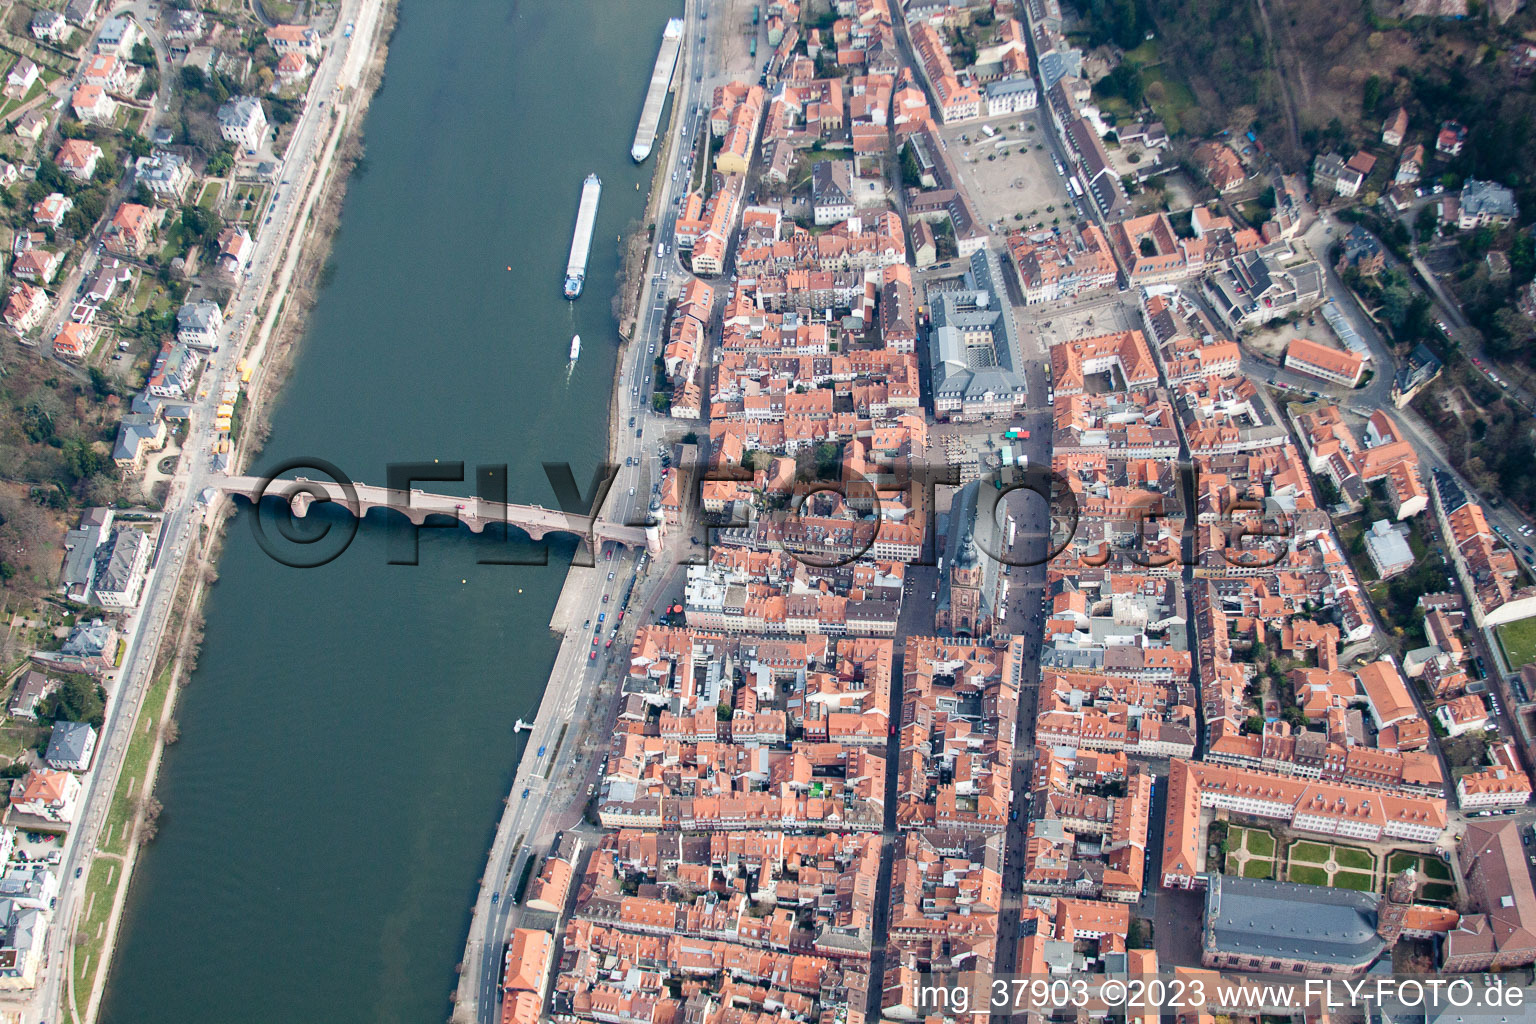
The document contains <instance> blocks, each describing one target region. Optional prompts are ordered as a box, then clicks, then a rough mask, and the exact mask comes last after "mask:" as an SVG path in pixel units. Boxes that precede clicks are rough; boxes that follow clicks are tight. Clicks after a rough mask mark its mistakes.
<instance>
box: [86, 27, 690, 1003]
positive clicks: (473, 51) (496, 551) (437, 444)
mask: <svg viewBox="0 0 1536 1024" xmlns="http://www.w3.org/2000/svg"><path fill="white" fill-rule="evenodd" d="M679 8H680V5H679V4H678V3H677V2H676V0H625V2H624V3H603V2H601V0H513V2H510V3H509V2H508V0H403V3H402V6H401V11H400V22H399V27H398V28H397V30H396V32H395V35H394V38H393V40H392V42H391V48H390V56H389V63H388V66H387V75H386V79H385V85H384V87H383V89H382V90H381V91H380V93H379V94H378V96H377V97H376V99H375V100H374V103H373V106H372V109H371V111H370V113H369V115H368V121H367V124H366V126H365V141H366V145H367V157H366V160H365V162H364V164H363V166H362V167H361V169H360V171H359V174H358V175H357V177H356V179H355V180H354V181H353V182H352V184H351V188H350V191H349V194H348V197H347V200H346V204H345V207H344V210H343V214H342V223H341V228H340V231H339V234H338V235H337V238H336V244H335V247H334V250H333V259H332V267H331V269H330V272H329V273H328V277H329V281H328V283H327V285H326V287H325V288H324V289H323V291H322V293H321V296H320V299H319V302H318V305H317V306H316V308H315V310H314V311H313V314H312V315H311V318H310V321H309V329H308V332H307V337H306V339H305V340H304V342H303V345H302V348H301V350H300V353H299V356H298V358H297V361H296V364H295V368H294V372H293V375H292V378H291V380H290V382H289V384H288V386H287V388H286V390H285V392H284V394H283V395H282V397H281V399H280V401H279V402H278V403H277V404H276V407H275V408H274V411H273V429H272V434H271V437H270V440H269V441H268V443H267V445H266V448H265V452H264V454H263V455H262V457H261V458H259V459H258V460H257V461H256V464H255V466H254V467H253V468H254V469H255V470H256V471H257V472H260V471H262V470H263V469H264V468H266V467H270V466H272V465H274V464H276V463H277V462H280V461H282V460H285V459H289V458H296V457H316V456H317V457H320V458H323V459H326V460H328V461H330V462H332V463H335V464H336V465H338V466H339V467H341V468H342V469H343V470H344V471H345V472H346V473H348V474H349V475H350V476H351V477H352V478H353V479H356V480H359V481H366V482H369V483H375V482H376V483H384V482H385V466H386V465H387V464H388V463H390V462H394V461H431V460H432V459H442V460H444V461H450V460H452V461H458V460H462V461H463V462H465V463H466V464H468V467H469V471H470V472H471V473H473V471H474V467H475V466H476V465H482V464H489V465H500V464H503V463H505V464H507V465H508V466H509V471H510V487H509V490H510V493H511V496H512V498H513V500H523V501H533V502H540V503H544V504H554V499H553V494H552V492H551V491H550V488H549V485H548V484H547V483H546V481H545V478H544V473H543V470H542V468H541V463H542V462H543V461H562V462H569V463H571V464H572V466H573V469H574V472H575V476H576V479H577V480H578V482H579V484H580V486H581V487H582V489H583V491H585V489H586V486H587V481H588V479H589V478H590V475H591V473H592V470H593V467H594V466H595V465H596V463H597V462H598V460H599V459H600V457H601V455H602V453H603V451H604V449H605V436H604V431H605V426H606V423H607V409H608V397H609V393H610V391H611V375H612V371H613V364H614V358H615V344H616V342H617V332H616V329H615V326H614V321H613V317H612V312H611V305H610V303H611V299H612V295H613V291H614V278H615V273H616V269H617V246H616V245H615V238H616V236H617V235H618V234H619V233H621V232H622V231H624V230H625V229H626V228H627V227H629V226H630V225H631V224H632V222H633V221H634V220H635V219H636V218H638V217H639V216H641V214H642V211H643V194H642V193H640V192H637V191H636V190H635V184H636V182H642V185H641V187H642V188H644V187H645V185H644V180H645V176H646V174H647V173H648V172H649V169H650V167H651V165H650V164H647V165H645V166H643V167H636V166H635V165H633V164H632V163H631V162H630V159H629V145H630V141H631V138H632V135H633V132H634V125H635V119H636V117H637V115H638V112H639V109H640V104H641V100H642V97H643V92H644V89H645V85H646V82H647V80H648V77H649V70H650V66H651V63H652V61H653V60H654V58H655V51H656V45H657V43H658V42H659V41H660V36H661V29H662V26H663V25H664V24H665V21H666V19H667V17H669V16H674V15H677V14H678V13H680V10H679ZM594 170H595V171H597V172H598V174H599V175H600V176H601V177H602V179H603V183H604V189H603V198H602V206H601V209H600V212H599V215H598V221H597V228H596V232H595V236H594V239H593V251H592V258H591V261H590V264H589V266H588V272H587V286H586V293H585V294H584V295H583V297H582V298H581V300H580V301H579V302H577V303H576V304H574V305H571V304H568V303H566V302H565V301H564V300H563V299H562V298H561V297H560V284H561V280H562V277H563V273H564V267H565V259H566V253H567V249H568V247H569V244H570V234H571V226H572V223H573V221H574V217H575V209H576V202H577V197H578V193H579V190H580V184H581V179H582V177H583V176H584V175H586V174H587V173H588V172H590V171H594ZM509 267H510V269H508V268H509ZM575 332H579V333H580V334H581V336H582V341H583V351H582V355H581V360H580V363H579V364H578V366H577V368H576V370H575V372H574V374H572V375H571V376H570V377H569V379H568V378H567V363H566V357H567V350H568V347H569V343H570V337H571V335H572V333H575ZM470 486H471V485H469V484H465V485H452V484H442V485H433V487H434V489H442V490H452V489H460V488H462V489H463V490H465V491H466V492H467V490H468V489H469V487H470ZM251 515H252V513H251V512H250V511H249V509H243V510H242V511H241V512H240V514H239V515H238V516H237V518H236V519H235V521H234V522H233V523H232V524H231V527H230V533H229V541H228V543H227V545H226V548H225V551H224V555H223V559H222V561H221V564H220V577H221V578H220V581H219V583H218V585H217V586H215V587H214V588H213V589H212V591H211V593H210V598H209V600H208V603H207V607H206V614H207V631H206V641H205V643H204V646H203V650H202V655H201V657H200V659H199V667H198V669H197V672H196V673H195V674H194V675H193V676H192V678H191V681H190V683H189V685H188V688H187V689H186V690H185V691H184V693H183V695H182V700H181V702H180V705H179V707H178V709H177V713H176V717H177V719H178V721H179V724H180V735H181V738H180V740H179V742H178V743H177V744H176V745H174V746H172V747H170V748H168V750H167V757H166V760H165V762H164V764H163V766H162V769H161V775H160V781H159V786H158V789H157V796H158V797H159V799H160V800H161V802H162V803H163V804H164V807H165V810H164V813H163V815H162V817H161V828H160V834H159V837H158V838H157V839H155V840H154V842H153V844H152V845H151V846H150V847H149V848H148V849H147V851H146V853H145V856H144V857H143V858H142V859H141V860H140V862H139V867H138V873H137V875H136V877H135V879H134V884H133V891H132V893H131V895H130V898H129V903H128V908H127V913H126V916H125V918H124V923H123V930H122V934H121V936H120V944H119V946H118V951H117V958H116V960H115V963H114V965H113V969H112V973H111V976H110V978H109V982H108V988H107V994H106V999H105V1002H104V1003H103V1007H102V1016H101V1019H102V1020H103V1021H107V1022H124V1024H139V1022H143V1021H151V1020H163V1021H175V1022H176V1024H198V1022H203V1021H207V1022H219V1024H240V1022H251V1024H274V1022H288V1021H326V1022H337V1024H342V1022H350V1021H357V1022H369V1024H378V1022H391V1021H400V1022H412V1024H425V1022H433V1021H441V1020H443V1019H444V1018H445V1017H446V1016H447V1014H448V1011H449V1005H448V996H449V993H450V992H451V991H452V989H453V987H454V984H455V975H454V965H455V964H456V962H457V961H458V959H459V957H460V955H461V953H462V947H463V942H464V936H465V934H466V932H467V929H468V921H469V909H470V905H471V902H472V900H473V899H474V897H475V893H476V882H477V879H478V876H479V874H480V871H481V869H482V867H483V865H484V858H485V854H486V850H487V848H488V846H489V843H490V838H491V835H492V830H493V827H494V824H495V821H496V819H497V817H498V815H499V813H500V806H501V801H502V799H503V798H504V797H505V795H506V793H507V791H508V787H509V786H510V782H511V778H512V774H513V771H514V769H515V766H516V763H517V758H518V756H519V754H520V752H521V740H520V739H519V738H517V737H515V736H514V734H513V732H512V723H513V721H514V720H515V719H516V718H518V717H519V716H531V715H532V713H533V711H534V710H535V708H536V707H537V704H538V700H539V696H540V694H541V692H542V690H543V687H544V684H545V682H546V675H547V673H548V671H549V668H550V666H551V665H552V664H553V660H554V655H555V651H556V646H557V645H556V639H555V637H554V636H553V635H552V634H550V632H549V631H548V628H547V626H548V621H549V617H550V614H551V611H552V610H553V607H554V603H555V599H556V597H557V595H558V592H559V589H560V586H561V584H562V582H563V580H564V576H565V569H566V566H567V565H568V563H569V559H570V547H569V545H567V546H566V547H564V548H560V547H555V548H552V549H551V550H550V553H549V561H548V564H547V565H543V566H506V565H486V564H479V563H480V562H481V561H483V560H494V559H497V558H502V557H504V556H505V555H506V554H507V552H508V550H509V547H516V545H510V546H509V545H508V544H507V543H505V542H504V538H501V537H498V536H495V535H493V533H492V532H491V531H488V532H487V534H486V535H485V536H483V537H474V536H472V535H471V534H470V533H469V532H468V531H467V530H464V529H458V530H424V531H422V538H421V545H420V564H419V565H417V566H401V565H390V564H388V560H389V556H390V552H391V549H390V546H389V543H388V541H387V539H386V535H387V534H388V533H389V528H388V527H386V526H385V525H384V520H383V519H382V518H381V515H380V514H379V513H375V514H374V515H373V517H371V518H370V519H369V521H368V523H367V524H366V525H365V526H364V527H363V528H362V530H361V531H360V532H359V534H358V536H357V538H356V540H355V541H354V542H353V544H352V546H351V547H350V548H349V549H348V550H346V551H345V552H344V553H343V554H342V555H341V556H340V557H338V558H337V559H335V560H334V561H332V562H330V563H329V564H327V565H325V566H323V567H321V568H317V569H310V570H299V569H292V568H287V567H285V566H284V565H282V564H279V563H278V562H276V561H274V560H272V559H270V558H269V557H268V556H267V555H266V554H264V553H263V551H262V550H261V549H260V548H259V547H258V545H257V544H256V542H255V540H254V539H253V535H252V532H251V530H250V522H249V520H250V517H251ZM520 550H522V551H523V552H524V553H527V552H528V550H529V548H528V546H527V545H523V546H522V547H521V549H520ZM82 1001H83V996H82Z"/></svg>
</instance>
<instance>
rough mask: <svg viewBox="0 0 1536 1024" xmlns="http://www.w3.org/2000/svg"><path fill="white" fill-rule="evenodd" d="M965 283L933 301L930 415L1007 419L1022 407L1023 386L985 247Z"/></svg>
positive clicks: (994, 265) (1012, 329) (1011, 328)
mask: <svg viewBox="0 0 1536 1024" xmlns="http://www.w3.org/2000/svg"><path fill="white" fill-rule="evenodd" d="M966 284H967V288H965V289H963V290H960V291H946V292H941V293H939V294H938V295H937V296H936V297H935V298H934V299H933V314H932V327H931V329H930V331H929V334H928V356H929V362H930V364H931V366H932V373H933V402H934V415H935V416H936V417H937V418H938V419H940V420H951V421H956V422H964V421H977V420H990V419H994V418H998V417H1001V418H1004V419H1007V418H1010V417H1012V416H1013V414H1014V413H1015V412H1016V411H1018V410H1020V409H1022V408H1023V407H1024V401H1025V398H1026V397H1027V392H1028V386H1027V384H1026V383H1025V379H1024V373H1023V358H1022V355H1021V353H1020V349H1019V332H1018V326H1017V325H1016V324H1015V323H1014V319H1013V308H1012V307H1011V306H1010V305H1009V304H1008V295H1007V292H1006V291H1005V290H1004V285H1003V275H1002V268H1001V267H1000V266H999V264H998V260H997V257H996V256H995V255H993V254H992V253H991V252H988V251H987V250H985V249H983V250H981V251H979V252H976V253H974V254H973V255H972V256H971V263H970V270H969V272H968V273H967V275H966Z"/></svg>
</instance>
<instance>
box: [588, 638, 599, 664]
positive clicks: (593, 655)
mask: <svg viewBox="0 0 1536 1024" xmlns="http://www.w3.org/2000/svg"><path fill="white" fill-rule="evenodd" d="M592 642H593V643H594V644H596V643H597V637H593V638H592ZM587 660H588V661H596V660H597V652H596V651H588V652H587Z"/></svg>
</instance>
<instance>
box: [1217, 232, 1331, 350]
mask: <svg viewBox="0 0 1536 1024" xmlns="http://www.w3.org/2000/svg"><path fill="white" fill-rule="evenodd" d="M1289 251H1290V250H1289V249H1283V250H1282V249H1276V250H1270V249H1268V248H1266V249H1264V250H1259V251H1254V252H1245V253H1241V254H1239V255H1238V256H1236V257H1234V258H1233V259H1232V260H1230V261H1228V262H1227V264H1226V265H1225V266H1222V267H1219V268H1218V269H1216V270H1213V271H1211V272H1210V273H1207V274H1206V275H1205V276H1204V277H1202V278H1201V279H1200V287H1201V291H1202V292H1203V293H1204V295H1205V298H1206V300H1207V302H1208V303H1209V304H1210V306H1211V308H1212V309H1213V310H1214V311H1215V313H1216V315H1217V317H1218V318H1219V319H1220V320H1221V322H1222V325H1223V326H1225V327H1226V328H1227V329H1228V330H1229V331H1232V332H1233V333H1237V332H1238V331H1240V330H1242V329H1243V328H1244V327H1249V326H1252V325H1254V324H1261V323H1267V322H1268V321H1270V320H1274V319H1278V318H1283V317H1287V316H1289V315H1290V314H1291V313H1292V312H1295V311H1296V310H1306V309H1310V308H1311V307H1313V306H1315V305H1317V303H1318V302H1319V301H1320V300H1321V299H1322V297H1323V268H1322V264H1320V263H1318V262H1317V261H1316V260H1305V261H1303V262H1301V263H1295V264H1292V265H1291V266H1282V265H1281V263H1280V260H1281V257H1282V254H1283V253H1284V252H1289ZM1324 315H1325V316H1326V315H1327V314H1326V313H1325V314H1324Z"/></svg>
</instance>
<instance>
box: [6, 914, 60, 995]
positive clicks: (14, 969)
mask: <svg viewBox="0 0 1536 1024" xmlns="http://www.w3.org/2000/svg"><path fill="white" fill-rule="evenodd" d="M47 939H48V913H47V911H44V910H37V909H35V908H33V907H23V906H21V905H20V904H18V903H17V902H16V901H15V900H3V899H0V986H4V987H6V988H31V987H32V986H33V985H35V984H37V968H38V965H39V963H40V962H41V961H42V958H43V946H44V944H45V943H46V942H47Z"/></svg>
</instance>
